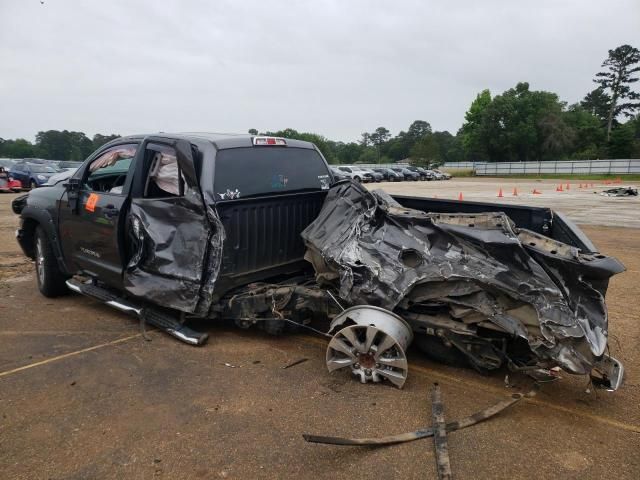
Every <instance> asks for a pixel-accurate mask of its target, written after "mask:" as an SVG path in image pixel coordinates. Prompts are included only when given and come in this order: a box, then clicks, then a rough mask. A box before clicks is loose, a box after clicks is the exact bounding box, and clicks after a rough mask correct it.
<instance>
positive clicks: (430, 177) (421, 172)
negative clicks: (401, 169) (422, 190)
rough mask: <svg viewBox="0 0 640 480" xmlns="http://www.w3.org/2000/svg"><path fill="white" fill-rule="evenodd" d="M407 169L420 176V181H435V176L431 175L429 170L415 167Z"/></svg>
mask: <svg viewBox="0 0 640 480" xmlns="http://www.w3.org/2000/svg"><path fill="white" fill-rule="evenodd" d="M406 168H407V170H410V171H412V172H414V173H417V174H418V175H420V180H433V175H432V174H431V172H429V171H428V170H425V169H424V168H421V167H414V166H409V167H406Z"/></svg>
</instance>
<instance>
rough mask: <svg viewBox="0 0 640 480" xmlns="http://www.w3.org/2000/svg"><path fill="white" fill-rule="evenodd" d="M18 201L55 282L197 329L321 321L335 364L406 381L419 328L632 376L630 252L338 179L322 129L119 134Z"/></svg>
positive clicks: (488, 364) (531, 361)
mask: <svg viewBox="0 0 640 480" xmlns="http://www.w3.org/2000/svg"><path fill="white" fill-rule="evenodd" d="M12 206H13V210H14V212H15V213H17V214H20V217H21V225H20V228H19V230H18V231H17V238H18V242H19V243H20V245H21V247H22V249H23V250H24V252H25V254H26V255H27V256H29V257H31V258H32V259H34V260H35V264H36V273H37V282H38V286H39V289H40V291H41V292H42V293H43V294H44V295H46V296H49V297H54V296H58V295H61V294H64V293H65V292H67V291H68V290H72V291H75V292H79V293H82V294H85V295H88V296H91V297H93V298H97V299H99V300H101V301H103V302H105V303H106V304H108V305H110V306H112V307H114V308H117V309H119V310H122V311H125V312H128V313H132V314H135V315H137V316H138V317H139V318H140V319H141V322H143V324H144V323H148V324H151V325H154V326H156V327H157V328H159V329H161V330H163V331H165V332H167V333H169V334H171V335H173V336H175V337H177V338H179V339H180V340H182V341H185V342H187V343H190V344H194V345H200V344H202V343H204V342H205V341H206V339H207V334H206V333H200V332H197V331H195V330H194V329H192V328H191V327H190V326H189V325H191V326H193V323H192V322H189V320H190V319H196V318H200V319H218V320H232V321H234V322H235V323H236V324H237V325H238V326H240V327H242V328H249V327H251V326H252V325H257V326H259V327H261V328H263V329H264V330H266V331H267V332H269V333H272V334H279V333H282V332H284V331H285V330H287V329H289V328H300V327H308V328H313V327H311V325H314V326H317V324H318V323H321V322H324V324H323V325H324V330H325V331H327V332H328V333H327V335H328V336H330V337H331V340H330V342H329V346H328V349H327V355H326V363H327V367H328V369H329V370H330V371H333V370H336V369H342V368H344V369H347V370H350V371H351V372H352V373H353V374H354V375H355V376H357V377H358V378H359V379H360V380H361V381H362V382H368V381H381V380H384V379H387V380H389V381H390V382H392V383H393V384H394V385H396V386H399V387H401V386H402V385H403V384H404V382H405V380H406V378H407V372H408V363H407V358H406V349H407V347H408V346H409V344H410V343H411V342H412V341H413V340H414V339H415V343H416V345H417V346H418V347H419V348H420V349H421V350H422V351H424V352H425V353H426V354H427V355H429V356H431V357H433V358H435V359H437V360H440V361H443V362H447V363H454V364H464V365H467V366H471V367H473V368H476V369H477V370H480V371H487V370H493V369H497V368H500V367H503V366H507V367H508V368H510V369H512V370H516V371H523V372H534V371H539V370H541V369H551V368H554V367H561V368H562V369H564V370H565V371H567V372H570V373H574V374H589V373H591V375H592V378H594V379H595V380H597V381H598V382H599V383H601V384H602V385H604V386H606V387H607V388H609V389H616V388H618V387H619V385H620V384H621V382H622V378H623V367H622V365H621V364H620V363H619V362H618V361H617V360H615V359H613V358H612V357H610V356H609V355H608V354H607V333H608V332H607V311H606V306H605V302H604V296H605V294H606V290H607V286H608V281H609V278H610V277H611V276H612V275H614V274H616V273H619V272H621V271H623V270H624V267H623V266H622V265H621V264H620V263H619V262H618V261H617V260H615V259H614V258H611V257H607V256H604V255H601V254H600V253H599V252H598V251H597V249H596V247H595V246H594V245H593V244H592V243H591V242H590V241H589V239H588V238H587V237H586V236H585V235H584V234H583V233H582V232H581V231H580V230H579V229H578V228H577V227H576V226H575V225H573V224H572V223H571V222H570V221H569V220H568V219H566V218H565V217H564V216H563V215H561V214H559V213H557V212H553V211H552V210H550V209H546V208H533V207H523V206H507V205H498V204H489V203H487V204H483V203H474V202H461V201H447V200H437V199H428V198H416V197H404V196H393V197H392V196H389V195H387V194H385V193H384V192H382V191H373V192H370V191H368V190H367V189H365V188H364V187H363V186H361V185H359V184H357V183H355V182H352V181H351V180H348V179H347V180H341V181H338V182H334V178H333V175H332V173H331V171H330V170H329V167H328V165H327V163H326V161H325V160H324V158H323V157H322V155H321V153H320V152H319V150H318V149H317V148H316V147H315V146H314V145H313V144H311V143H308V142H303V141H298V140H290V139H284V138H276V137H264V136H249V135H217V134H180V135H167V134H156V135H147V136H131V137H125V138H120V139H118V140H115V141H113V142H111V143H109V144H107V145H105V146H104V147H102V148H100V149H99V150H98V151H97V152H95V153H94V154H93V155H91V156H90V157H89V158H88V159H87V160H86V161H85V162H84V163H83V164H82V166H81V167H80V168H79V169H78V170H77V171H76V172H75V173H73V174H72V175H71V176H70V177H69V178H67V179H63V180H61V181H59V182H58V183H56V184H55V185H52V186H48V187H45V188H41V189H37V190H35V191H32V192H30V193H29V194H28V195H24V196H21V197H18V198H17V199H15V200H14V202H13V204H12ZM327 321H329V322H330V324H329V327H328V330H327V327H326V325H327Z"/></svg>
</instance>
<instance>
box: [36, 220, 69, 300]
mask: <svg viewBox="0 0 640 480" xmlns="http://www.w3.org/2000/svg"><path fill="white" fill-rule="evenodd" d="M34 250H35V258H36V278H37V280H38V290H40V293H42V294H43V295H44V296H45V297H50V298H53V297H59V296H61V295H64V294H65V293H67V292H68V290H67V285H66V283H65V282H66V280H67V277H66V275H64V274H63V273H62V272H61V271H60V268H59V267H58V261H57V260H56V257H55V255H54V254H53V248H52V247H51V242H50V241H49V238H47V234H46V233H45V232H44V230H43V229H42V227H37V228H36V235H35V249H34Z"/></svg>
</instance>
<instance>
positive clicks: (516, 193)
mask: <svg viewBox="0 0 640 480" xmlns="http://www.w3.org/2000/svg"><path fill="white" fill-rule="evenodd" d="M513 196H514V197H517V196H518V189H517V188H516V187H513Z"/></svg>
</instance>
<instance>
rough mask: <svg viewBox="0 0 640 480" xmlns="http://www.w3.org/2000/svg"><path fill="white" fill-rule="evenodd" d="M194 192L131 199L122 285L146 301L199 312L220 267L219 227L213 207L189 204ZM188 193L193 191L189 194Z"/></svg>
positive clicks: (221, 232)
mask: <svg viewBox="0 0 640 480" xmlns="http://www.w3.org/2000/svg"><path fill="white" fill-rule="evenodd" d="M196 195H197V193H195V192H193V191H192V190H188V191H187V195H186V196H185V197H175V198H167V199H151V200H144V199H135V200H134V201H133V202H132V205H131V231H132V236H133V237H134V238H132V239H131V240H132V245H133V251H132V257H131V260H130V261H129V264H128V265H127V267H126V269H125V275H124V279H125V288H126V290H127V292H129V293H130V294H131V295H134V296H136V297H140V298H144V299H145V300H147V301H150V302H152V303H155V304H158V305H161V306H165V307H169V308H173V309H176V310H181V311H183V312H188V313H198V314H201V315H205V314H206V313H207V311H208V309H209V307H210V304H211V301H212V291H213V288H214V286H215V283H216V279H217V275H218V272H219V270H220V262H221V252H222V246H223V241H224V230H223V228H222V224H221V222H220V220H219V219H218V217H217V214H216V212H215V210H213V209H212V208H208V209H207V211H206V212H204V211H203V209H200V208H194V205H198V204H197V196H196ZM190 197H194V198H195V200H192V199H191V198H190Z"/></svg>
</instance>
